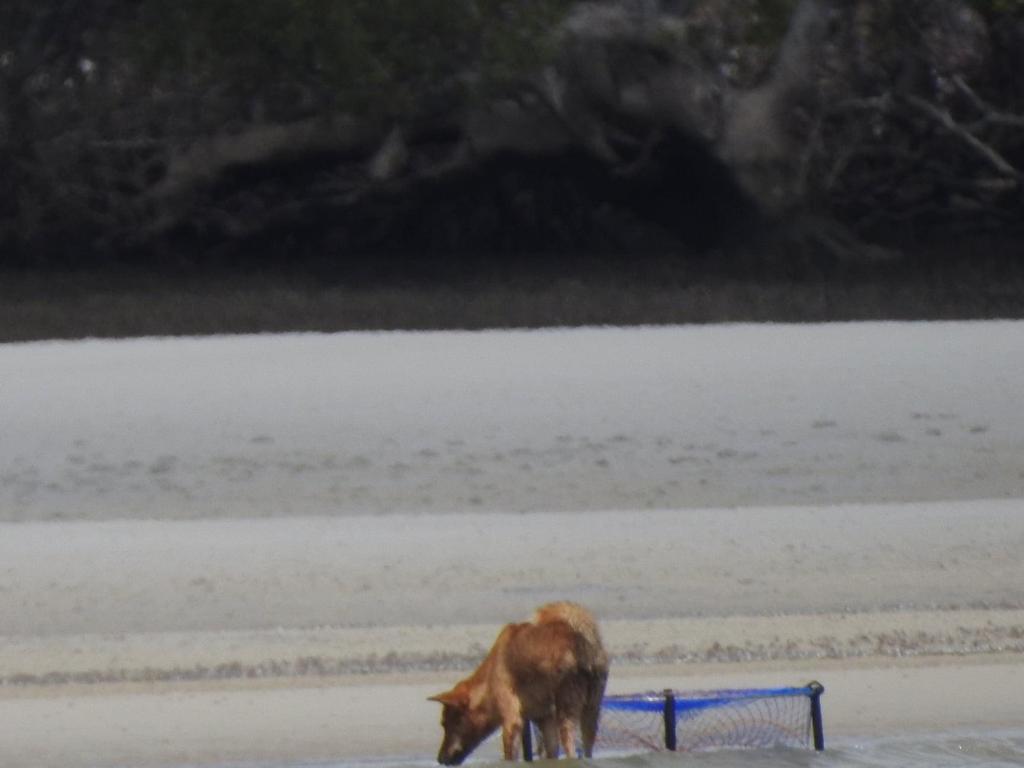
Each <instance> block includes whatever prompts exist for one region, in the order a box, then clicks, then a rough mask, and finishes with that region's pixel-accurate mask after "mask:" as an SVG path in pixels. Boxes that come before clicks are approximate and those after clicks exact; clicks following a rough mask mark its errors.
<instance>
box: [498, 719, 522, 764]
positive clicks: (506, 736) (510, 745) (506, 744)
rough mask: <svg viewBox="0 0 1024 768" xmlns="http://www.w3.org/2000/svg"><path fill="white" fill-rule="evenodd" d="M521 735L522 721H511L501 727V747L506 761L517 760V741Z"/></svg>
mask: <svg viewBox="0 0 1024 768" xmlns="http://www.w3.org/2000/svg"><path fill="white" fill-rule="evenodd" d="M522 735H523V721H522V720H513V721H512V722H508V723H505V724H504V725H502V726H501V746H502V749H503V750H504V753H505V759H506V760H518V759H519V739H520V737H521V736H522Z"/></svg>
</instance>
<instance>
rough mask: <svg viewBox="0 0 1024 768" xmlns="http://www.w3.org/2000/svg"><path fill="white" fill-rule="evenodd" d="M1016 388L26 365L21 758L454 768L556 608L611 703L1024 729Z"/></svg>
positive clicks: (877, 344)
mask: <svg viewBox="0 0 1024 768" xmlns="http://www.w3.org/2000/svg"><path fill="white" fill-rule="evenodd" d="M1021 382H1024V324H1021V323H947V324H862V325H837V326H799V327H783V326H763V327H754V326H735V327H717V328H669V329H631V330H615V329H606V330H597V329H588V330H582V331H559V332H545V333H508V334H503V333H492V334H392V335H383V334H348V335H336V336H286V337H243V338H238V339H227V338H224V339H205V340H188V339H186V340H152V339H150V340H139V341H132V342H83V343H75V344H65V343H55V344H26V345H6V346H0V394H2V397H0V425H2V429H3V439H2V440H0V520H2V521H8V522H0V681H4V682H5V683H6V684H5V685H0V766H4V768H17V767H19V766H50V765H52V766H61V767H62V768H77V767H78V766H82V768H84V767H85V766H97V767H100V768H103V767H104V766H167V765H180V764H182V763H191V764H200V765H201V764H215V763H223V762H226V761H250V762H251V761H274V760H279V761H290V762H293V763H299V762H301V761H304V760H305V761H313V760H330V759H351V758H358V757H373V756H414V757H417V758H421V759H424V760H429V758H430V756H431V755H432V754H433V753H434V751H435V749H436V743H437V740H438V735H439V729H438V726H437V722H436V719H437V711H436V705H432V704H429V703H428V702H426V701H424V698H425V696H426V695H427V694H428V693H432V692H436V690H437V689H438V688H439V687H444V686H446V685H447V684H449V683H451V682H452V681H453V680H454V679H456V678H457V677H459V676H461V675H462V674H463V670H464V669H465V667H466V666H467V665H468V664H471V663H472V661H473V659H474V658H476V657H478V656H479V655H480V654H481V653H482V652H483V651H484V650H485V649H486V647H487V646H488V645H489V643H490V642H491V640H492V638H493V636H494V634H495V633H496V631H497V628H498V626H499V625H500V624H501V623H502V622H504V621H507V620H512V619H516V618H519V617H521V616H524V615H525V614H527V613H528V612H529V611H530V610H531V609H532V607H534V606H535V605H537V604H538V603H540V602H542V601H544V600H547V599H550V598H555V597H559V598H561V597H568V598H573V599H578V600H581V601H582V602H585V603H587V604H588V605H590V606H591V607H593V608H594V610H595V611H596V612H597V613H598V615H599V616H600V617H601V619H602V622H603V625H604V628H605V634H606V639H607V642H608V645H609V646H610V648H611V650H612V651H613V653H614V654H615V655H616V657H617V663H616V667H615V670H614V672H613V682H612V686H613V689H614V690H618V691H630V690H642V689H646V688H662V687H665V686H675V687H680V688H703V687H728V686H739V687H749V686H756V685H761V684H765V685H777V684H798V683H803V682H806V681H807V680H809V679H811V678H817V679H819V680H821V681H822V682H823V683H824V684H825V685H826V688H827V693H826V696H825V699H824V704H825V712H826V731H827V733H828V734H833V735H836V734H838V735H843V734H845V735H850V736H855V735H861V734H863V735H869V734H877V733H884V732H887V731H893V730H898V729H917V730H925V731H929V730H930V731H951V730H956V729H959V728H967V727H972V728H973V727H981V728H994V727H1003V726H1014V725H1016V726H1019V713H1020V712H1022V711H1024V663H1022V661H1024V558H1022V557H1021V556H1020V553H1021V552H1024V408H1022V407H1021V404H1020V400H1021V397H1020V395H1021V392H1022V391H1024V390H1022V386H1024V385H1022V384H1021ZM733 505H742V506H738V507H736V506H733ZM382 512H387V514H381V513H382ZM254 518H255V519H254ZM641 662H643V663H641ZM355 673H361V674H355ZM1014 718H1017V720H1016V722H1015V721H1014ZM396 723H397V724H398V726H397V727H396V725H395V724H396Z"/></svg>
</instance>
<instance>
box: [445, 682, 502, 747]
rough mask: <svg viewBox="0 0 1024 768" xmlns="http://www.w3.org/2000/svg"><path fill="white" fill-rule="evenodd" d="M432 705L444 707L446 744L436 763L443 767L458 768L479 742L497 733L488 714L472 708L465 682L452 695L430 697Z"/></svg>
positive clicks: (457, 686) (447, 693)
mask: <svg viewBox="0 0 1024 768" xmlns="http://www.w3.org/2000/svg"><path fill="white" fill-rule="evenodd" d="M430 701H439V702H440V703H441V704H442V705H444V710H443V711H442V713H441V727H442V728H444V740H443V741H442V742H441V749H440V750H439V751H438V753H437V762H439V763H441V764H442V765H459V764H460V763H461V762H462V761H463V760H465V759H466V757H467V756H468V755H469V753H470V752H472V751H473V750H474V749H476V748H477V747H478V746H480V742H481V741H483V740H484V739H486V738H487V737H488V736H490V735H491V734H492V733H494V731H495V730H497V727H498V726H497V725H496V724H495V723H493V722H492V721H491V718H490V717H488V715H487V713H486V712H484V711H482V710H481V709H480V708H479V707H475V708H474V707H473V706H471V704H470V691H469V686H468V685H467V684H466V683H465V681H463V682H461V683H459V684H458V685H456V686H455V687H454V688H452V689H451V690H450V691H445V692H444V693H439V694H437V696H431V697H430Z"/></svg>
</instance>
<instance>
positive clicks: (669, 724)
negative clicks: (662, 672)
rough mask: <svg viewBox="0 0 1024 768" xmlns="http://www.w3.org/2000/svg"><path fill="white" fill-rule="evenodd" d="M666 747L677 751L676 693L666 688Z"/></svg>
mask: <svg viewBox="0 0 1024 768" xmlns="http://www.w3.org/2000/svg"><path fill="white" fill-rule="evenodd" d="M665 749H667V750H668V751H669V752H675V751H676V695H675V694H674V693H673V692H672V690H671V689H669V688H666V689H665Z"/></svg>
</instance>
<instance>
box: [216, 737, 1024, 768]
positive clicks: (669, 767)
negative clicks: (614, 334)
mask: <svg viewBox="0 0 1024 768" xmlns="http://www.w3.org/2000/svg"><path fill="white" fill-rule="evenodd" d="M540 762H543V761H540ZM436 765H437V763H435V762H434V761H433V760H431V759H429V758H409V759H406V760H402V759H384V758H376V759H365V760H349V761H344V762H313V763H309V762H302V763H247V764H237V763H236V764H231V765H225V766H221V767H218V768H428V767H429V766H436ZM466 765H469V766H474V767H475V768H499V767H500V766H502V765H504V763H502V762H500V761H498V762H495V761H492V760H491V759H490V758H485V759H472V758H471V759H470V760H469V761H468V762H467V763H466ZM577 765H579V766H581V768H585V767H586V766H593V768H676V766H680V765H684V766H687V768H740V767H742V768H982V766H983V767H984V768H1010V767H1011V766H1013V767H1017V766H1022V765H1024V730H1014V731H974V732H969V733H961V734H929V735H926V736H925V735H915V736H906V737H889V738H880V739H873V740H840V739H837V740H835V742H834V743H832V744H829V745H827V747H826V749H825V751H824V752H820V753H819V752H813V751H811V750H801V749H766V750H748V749H744V750H735V749H722V750H717V751H706V752H679V753H668V752H656V753H647V754H640V755H624V756H609V757H600V756H599V757H596V758H594V759H593V760H582V761H579V763H577Z"/></svg>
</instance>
